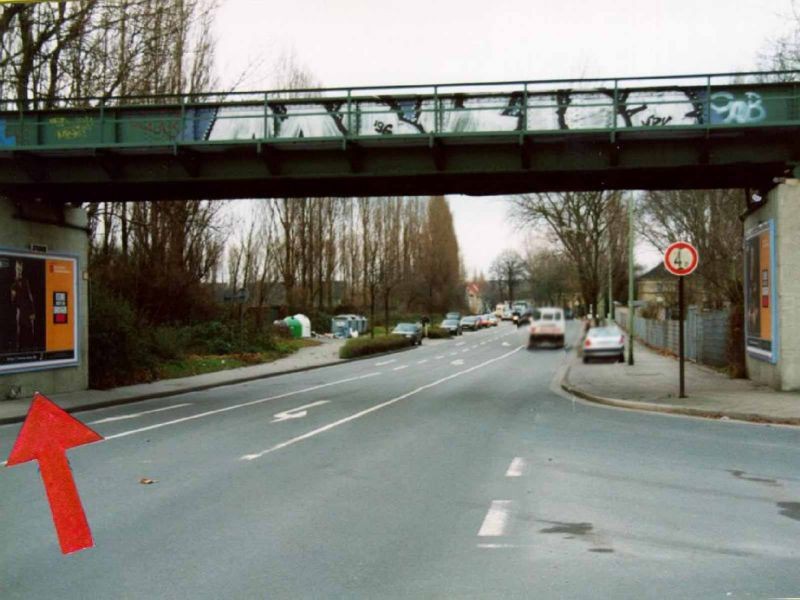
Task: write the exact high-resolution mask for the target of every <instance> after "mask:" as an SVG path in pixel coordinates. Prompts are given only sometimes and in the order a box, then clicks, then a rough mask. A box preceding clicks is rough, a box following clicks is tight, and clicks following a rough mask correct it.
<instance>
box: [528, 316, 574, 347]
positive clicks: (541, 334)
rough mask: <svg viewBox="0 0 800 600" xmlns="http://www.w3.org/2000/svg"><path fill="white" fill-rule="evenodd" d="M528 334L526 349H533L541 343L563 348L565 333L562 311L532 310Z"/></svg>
mask: <svg viewBox="0 0 800 600" xmlns="http://www.w3.org/2000/svg"><path fill="white" fill-rule="evenodd" d="M528 332H529V334H528V348H535V347H537V346H538V345H539V344H541V343H542V342H551V343H553V344H555V345H556V346H557V347H558V348H563V347H564V334H565V332H566V321H565V320H564V311H563V310H561V309H560V308H553V307H542V308H535V309H533V314H532V315H531V325H530V328H529V329H528Z"/></svg>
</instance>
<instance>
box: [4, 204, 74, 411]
mask: <svg viewBox="0 0 800 600" xmlns="http://www.w3.org/2000/svg"><path fill="white" fill-rule="evenodd" d="M86 226H87V218H86V212H85V211H84V210H83V209H81V208H61V207H48V206H43V205H39V206H37V205H35V204H29V205H26V206H23V207H22V208H20V207H19V206H18V205H16V204H15V203H14V202H13V201H11V200H9V199H6V198H0V255H2V253H3V251H4V250H5V251H12V252H13V251H21V252H29V251H30V250H31V247H32V246H36V247H38V249H39V250H41V249H43V248H44V247H46V248H47V252H46V253H44V254H42V256H43V257H47V255H48V254H64V255H72V256H75V257H77V275H78V277H77V279H78V283H77V286H78V290H77V298H76V299H73V300H71V301H70V302H72V301H75V305H74V307H75V310H76V314H77V317H78V321H77V324H78V331H77V341H78V347H77V357H78V363H77V365H70V366H60V367H58V368H53V367H50V368H48V367H47V366H46V365H42V366H41V367H36V366H32V367H31V366H30V365H29V370H24V371H21V372H8V371H0V401H2V400H5V399H8V398H10V397H15V396H16V395H17V394H21V397H30V396H31V395H32V394H33V392H34V391H40V392H42V393H44V394H47V393H63V392H72V391H78V390H85V389H86V388H87V387H88V384H89V361H88V348H89V344H88V341H89V340H88V312H89V311H88V289H87V287H88V286H87V277H86V275H85V274H86V268H87V260H88V251H89V237H88V233H87V229H86ZM0 293H9V292H8V290H0ZM0 318H8V315H0ZM45 318H47V317H45V316H43V318H41V319H40V320H41V321H44V319H45Z"/></svg>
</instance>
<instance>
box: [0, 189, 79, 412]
mask: <svg viewBox="0 0 800 600" xmlns="http://www.w3.org/2000/svg"><path fill="white" fill-rule="evenodd" d="M0 240H1V241H0V401H3V400H6V399H11V398H16V397H23V398H25V397H31V395H32V394H33V392H34V391H37V390H38V391H41V392H43V393H56V394H57V393H64V392H73V391H79V390H85V389H86V388H87V387H88V382H89V367H88V293H87V292H88V289H87V280H86V278H85V277H84V273H85V271H86V265H87V258H88V250H89V236H88V230H87V218H86V212H85V211H84V210H83V209H82V208H72V207H69V206H64V205H62V204H46V203H43V202H39V203H37V202H32V201H13V200H11V199H8V198H5V197H0ZM17 263H20V264H19V266H18V264H17ZM22 280H24V283H17V282H18V281H22ZM12 289H13V290H14V294H12V293H11V292H12ZM17 299H20V300H17ZM31 300H32V301H31ZM27 312H32V313H33V315H34V318H33V319H30V317H29V315H28V314H21V313H27ZM18 314H19V315H20V316H21V317H23V318H22V320H21V321H22V322H21V326H22V329H21V330H20V329H18ZM63 321H67V322H66V323H64V322H63ZM65 332H69V333H68V334H66V335H65ZM67 348H71V350H72V352H69V351H68V350H67ZM68 355H69V358H68Z"/></svg>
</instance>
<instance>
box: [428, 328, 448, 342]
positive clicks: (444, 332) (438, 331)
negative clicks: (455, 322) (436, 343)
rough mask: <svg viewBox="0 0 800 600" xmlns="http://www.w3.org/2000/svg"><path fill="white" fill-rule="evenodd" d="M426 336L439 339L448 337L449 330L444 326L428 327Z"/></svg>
mask: <svg viewBox="0 0 800 600" xmlns="http://www.w3.org/2000/svg"><path fill="white" fill-rule="evenodd" d="M428 337H429V338H430V339H432V340H439V339H443V338H449V337H450V330H449V329H445V328H444V327H429V328H428Z"/></svg>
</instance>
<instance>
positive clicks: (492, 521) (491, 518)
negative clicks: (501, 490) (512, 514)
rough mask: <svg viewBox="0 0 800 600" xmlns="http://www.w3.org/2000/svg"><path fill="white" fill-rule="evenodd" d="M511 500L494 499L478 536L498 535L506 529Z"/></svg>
mask: <svg viewBox="0 0 800 600" xmlns="http://www.w3.org/2000/svg"><path fill="white" fill-rule="evenodd" d="M510 510H511V500H492V505H491V506H490V507H489V511H488V512H487V513H486V516H485V517H484V519H483V523H482V524H481V528H480V530H479V531H478V537H497V536H501V535H503V534H504V533H505V531H506V525H508V513H509V511H510Z"/></svg>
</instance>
